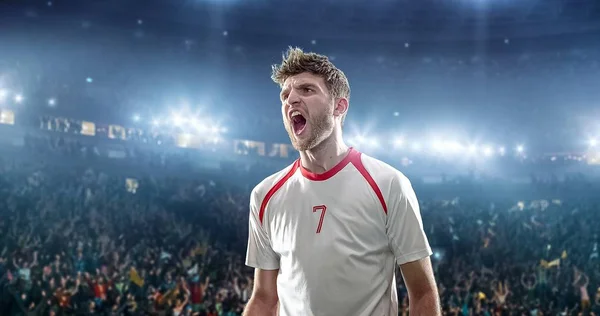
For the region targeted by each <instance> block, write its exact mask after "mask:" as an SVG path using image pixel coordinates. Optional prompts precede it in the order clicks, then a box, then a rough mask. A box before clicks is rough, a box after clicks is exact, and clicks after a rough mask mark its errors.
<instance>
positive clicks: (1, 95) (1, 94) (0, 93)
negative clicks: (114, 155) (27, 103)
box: [0, 89, 8, 102]
mask: <svg viewBox="0 0 600 316" xmlns="http://www.w3.org/2000/svg"><path fill="white" fill-rule="evenodd" d="M7 95H8V91H6V90H4V89H0V102H2V101H4V100H5V99H6V96H7Z"/></svg>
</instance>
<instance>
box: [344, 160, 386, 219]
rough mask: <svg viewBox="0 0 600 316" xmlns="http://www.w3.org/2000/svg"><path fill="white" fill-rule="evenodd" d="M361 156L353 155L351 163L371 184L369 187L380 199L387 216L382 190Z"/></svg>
mask: <svg viewBox="0 0 600 316" xmlns="http://www.w3.org/2000/svg"><path fill="white" fill-rule="evenodd" d="M348 156H350V155H348ZM360 156H361V153H360V152H355V154H353V155H352V157H351V162H352V164H353V165H354V167H356V169H357V170H358V172H360V174H362V176H363V177H364V178H365V180H367V182H368V183H369V185H370V186H371V188H372V189H373V191H374V192H375V195H377V198H378V199H379V202H380V203H381V206H382V207H383V211H384V212H385V214H386V215H387V212H388V209H387V204H386V203H385V200H384V199H383V194H381V190H380V189H379V186H378V185H377V183H376V182H375V180H374V179H373V177H371V174H370V173H369V171H367V168H365V165H364V164H363V163H362V159H360Z"/></svg>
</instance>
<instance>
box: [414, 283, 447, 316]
mask: <svg viewBox="0 0 600 316" xmlns="http://www.w3.org/2000/svg"><path fill="white" fill-rule="evenodd" d="M408 308H409V313H408V314H409V315H411V316H441V315H442V310H441V306H440V297H439V295H438V294H437V291H436V290H435V289H432V290H431V291H428V292H426V293H424V294H423V295H421V296H420V297H418V298H415V299H413V298H412V297H411V298H410V299H409V306H408Z"/></svg>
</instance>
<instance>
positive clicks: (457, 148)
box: [445, 142, 462, 152]
mask: <svg viewBox="0 0 600 316" xmlns="http://www.w3.org/2000/svg"><path fill="white" fill-rule="evenodd" d="M445 146H446V147H447V148H448V149H450V150H451V151H452V152H457V151H460V150H461V149H462V145H461V144H460V143H459V142H449V143H446V145H445Z"/></svg>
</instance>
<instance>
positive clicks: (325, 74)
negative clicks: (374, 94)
mask: <svg viewBox="0 0 600 316" xmlns="http://www.w3.org/2000/svg"><path fill="white" fill-rule="evenodd" d="M271 69H272V73H271V79H273V81H274V82H275V83H277V84H279V86H283V83H284V82H285V80H286V79H288V78H289V77H292V76H295V75H299V74H301V73H305V72H308V73H311V74H313V75H316V76H319V77H321V78H323V80H324V81H325V86H326V87H327V90H329V94H330V95H331V97H333V98H334V99H338V98H345V99H348V100H349V99H350V84H349V83H348V78H346V75H345V74H344V72H343V71H341V70H340V69H338V68H337V67H336V66H335V65H334V64H333V63H332V62H331V61H330V60H329V58H328V57H327V56H325V55H321V54H317V53H312V52H311V53H305V52H304V51H303V50H302V49H301V48H298V47H295V48H294V47H291V46H290V47H289V48H288V50H287V51H286V52H285V54H284V55H283V61H282V62H281V64H279V65H273V66H271ZM345 117H346V113H344V116H343V117H342V122H343V121H344V119H345Z"/></svg>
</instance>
